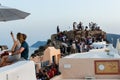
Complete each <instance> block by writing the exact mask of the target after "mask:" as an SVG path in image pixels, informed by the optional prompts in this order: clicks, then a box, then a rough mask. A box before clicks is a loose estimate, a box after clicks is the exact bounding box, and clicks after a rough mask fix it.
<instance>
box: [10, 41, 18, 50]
mask: <svg viewBox="0 0 120 80" xmlns="http://www.w3.org/2000/svg"><path fill="white" fill-rule="evenodd" d="M16 46H17V41H14V44H13V46H12V49H11V51H12V52H14V51H15V47H16Z"/></svg>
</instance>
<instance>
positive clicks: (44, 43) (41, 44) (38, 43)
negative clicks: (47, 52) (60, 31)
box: [30, 41, 47, 48]
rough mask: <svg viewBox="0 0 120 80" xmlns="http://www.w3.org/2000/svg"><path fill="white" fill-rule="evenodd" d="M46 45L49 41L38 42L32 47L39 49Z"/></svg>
mask: <svg viewBox="0 0 120 80" xmlns="http://www.w3.org/2000/svg"><path fill="white" fill-rule="evenodd" d="M46 44H47V41H37V42H36V43H34V44H33V45H31V46H30V47H33V48H39V47H40V46H45V45H46Z"/></svg>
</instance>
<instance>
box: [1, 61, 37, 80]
mask: <svg viewBox="0 0 120 80" xmlns="http://www.w3.org/2000/svg"><path fill="white" fill-rule="evenodd" d="M0 80H36V76H35V66H34V62H32V61H18V62H16V63H14V64H12V65H8V66H5V67H1V68H0Z"/></svg>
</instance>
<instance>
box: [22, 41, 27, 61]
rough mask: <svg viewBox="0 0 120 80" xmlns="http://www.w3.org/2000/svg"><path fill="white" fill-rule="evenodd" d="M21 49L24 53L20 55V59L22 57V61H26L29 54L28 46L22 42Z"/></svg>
mask: <svg viewBox="0 0 120 80" xmlns="http://www.w3.org/2000/svg"><path fill="white" fill-rule="evenodd" d="M21 47H23V48H24V51H23V52H22V53H21V57H23V58H24V59H26V60H27V59H28V53H29V46H28V44H27V42H26V41H24V42H23V43H22V44H21Z"/></svg>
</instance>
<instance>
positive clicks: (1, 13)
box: [0, 5, 30, 21]
mask: <svg viewBox="0 0 120 80" xmlns="http://www.w3.org/2000/svg"><path fill="white" fill-rule="evenodd" d="M28 15H30V13H27V12H24V11H21V10H18V9H14V8H9V7H5V6H2V5H0V21H11V20H18V19H24V18H26V17H27V16H28Z"/></svg>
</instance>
